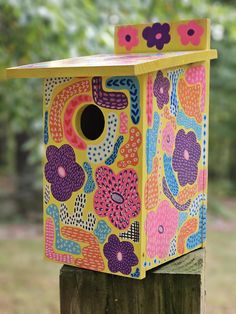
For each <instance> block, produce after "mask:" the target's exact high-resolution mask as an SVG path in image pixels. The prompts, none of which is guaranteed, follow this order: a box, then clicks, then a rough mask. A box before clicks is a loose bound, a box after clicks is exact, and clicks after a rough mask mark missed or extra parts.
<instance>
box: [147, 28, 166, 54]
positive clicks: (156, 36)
mask: <svg viewBox="0 0 236 314" xmlns="http://www.w3.org/2000/svg"><path fill="white" fill-rule="evenodd" d="M169 32H170V25H169V24H168V23H164V24H161V23H154V24H153V25H152V26H147V27H145V28H144V30H143V38H144V39H146V41H147V46H148V47H149V48H151V47H153V46H156V48H157V49H159V50H161V49H162V48H163V47H164V45H165V44H167V43H168V42H169V41H170V34H169Z"/></svg>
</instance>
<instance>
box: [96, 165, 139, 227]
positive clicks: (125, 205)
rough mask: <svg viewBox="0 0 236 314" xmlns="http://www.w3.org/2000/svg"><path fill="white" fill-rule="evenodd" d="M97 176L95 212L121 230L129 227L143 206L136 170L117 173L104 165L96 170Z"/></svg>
mask: <svg viewBox="0 0 236 314" xmlns="http://www.w3.org/2000/svg"><path fill="white" fill-rule="evenodd" d="M95 178H96V182H97V185H98V189H97V191H96V193H95V195H94V209H95V212H96V213H97V214H98V215H99V216H100V217H107V218H108V219H109V221H110V222H111V223H112V224H113V225H114V226H115V227H116V228H118V229H120V230H122V229H126V228H128V227H129V225H130V219H132V218H135V217H137V216H138V214H139V212H140V208H141V201H140V197H139V193H138V185H137V183H138V176H137V174H136V172H135V171H134V170H133V169H125V170H122V171H120V172H119V173H118V174H117V175H115V174H114V173H113V171H112V169H110V168H109V167H106V166H103V167H99V168H98V169H97V170H96V173H95Z"/></svg>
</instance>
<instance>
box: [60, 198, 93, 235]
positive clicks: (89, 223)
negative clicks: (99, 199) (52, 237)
mask: <svg viewBox="0 0 236 314" xmlns="http://www.w3.org/2000/svg"><path fill="white" fill-rule="evenodd" d="M85 205H86V194H85V193H82V194H80V195H78V196H77V197H76V200H75V207H74V213H73V214H72V215H69V213H68V209H67V206H66V204H64V203H62V204H61V207H60V219H61V221H62V222H63V223H64V224H65V225H72V226H76V227H81V228H83V229H84V230H87V231H93V230H94V227H95V224H96V217H95V216H94V214H93V213H88V216H87V219H86V220H85V219H84V218H83V214H84V213H83V210H84V208H85Z"/></svg>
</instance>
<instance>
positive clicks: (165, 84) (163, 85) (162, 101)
mask: <svg viewBox="0 0 236 314" xmlns="http://www.w3.org/2000/svg"><path fill="white" fill-rule="evenodd" d="M169 89H170V81H169V79H168V78H167V77H164V76H163V73H162V71H158V72H157V76H156V78H155V81H154V85H153V93H154V96H155V97H156V99H157V106H158V108H159V109H162V108H163V107H164V105H166V104H168V102H169Z"/></svg>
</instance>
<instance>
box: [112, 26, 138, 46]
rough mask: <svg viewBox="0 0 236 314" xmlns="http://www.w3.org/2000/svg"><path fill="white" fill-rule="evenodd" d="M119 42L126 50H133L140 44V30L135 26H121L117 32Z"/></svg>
mask: <svg viewBox="0 0 236 314" xmlns="http://www.w3.org/2000/svg"><path fill="white" fill-rule="evenodd" d="M117 36H118V43H119V45H120V46H124V47H125V48H126V50H131V49H133V48H134V47H136V46H137V45H138V44H139V39H138V30H137V28H135V27H133V26H121V27H119V29H118V32H117Z"/></svg>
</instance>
